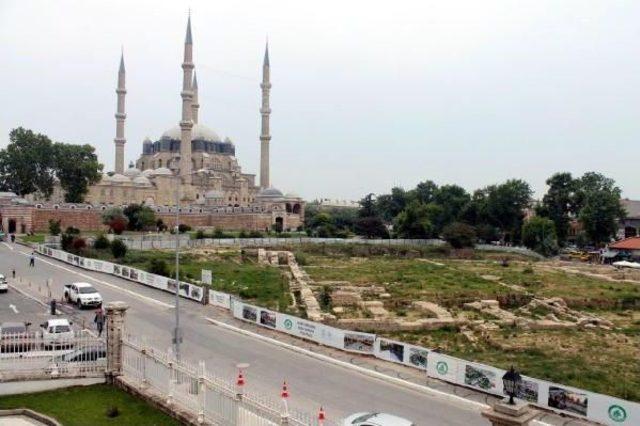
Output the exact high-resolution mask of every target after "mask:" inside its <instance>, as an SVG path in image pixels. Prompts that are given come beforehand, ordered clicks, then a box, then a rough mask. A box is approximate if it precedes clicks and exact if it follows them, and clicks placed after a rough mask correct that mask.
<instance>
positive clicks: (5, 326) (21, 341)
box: [0, 322, 37, 353]
mask: <svg viewBox="0 0 640 426" xmlns="http://www.w3.org/2000/svg"><path fill="white" fill-rule="evenodd" d="M30 325H31V323H30V322H3V323H2V324H0V352H2V353H8V352H28V351H31V350H35V349H36V346H37V337H36V333H34V332H32V331H29V326H30Z"/></svg>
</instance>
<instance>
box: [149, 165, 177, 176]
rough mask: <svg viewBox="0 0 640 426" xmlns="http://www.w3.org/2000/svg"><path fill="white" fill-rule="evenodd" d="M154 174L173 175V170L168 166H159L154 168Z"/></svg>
mask: <svg viewBox="0 0 640 426" xmlns="http://www.w3.org/2000/svg"><path fill="white" fill-rule="evenodd" d="M153 175H154V176H160V175H162V176H166V175H168V176H171V175H173V172H172V171H171V170H169V169H167V168H166V167H158V168H157V169H154V170H153Z"/></svg>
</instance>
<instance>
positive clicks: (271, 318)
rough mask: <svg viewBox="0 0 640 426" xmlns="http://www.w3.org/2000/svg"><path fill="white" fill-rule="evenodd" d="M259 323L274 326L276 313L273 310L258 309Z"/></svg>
mask: <svg viewBox="0 0 640 426" xmlns="http://www.w3.org/2000/svg"><path fill="white" fill-rule="evenodd" d="M260 324H262V325H265V326H267V327H271V328H276V314H275V312H269V311H262V310H261V311H260Z"/></svg>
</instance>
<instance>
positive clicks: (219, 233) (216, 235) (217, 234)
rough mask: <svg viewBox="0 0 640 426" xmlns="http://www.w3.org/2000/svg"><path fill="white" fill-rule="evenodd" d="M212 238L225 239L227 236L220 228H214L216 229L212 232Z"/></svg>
mask: <svg viewBox="0 0 640 426" xmlns="http://www.w3.org/2000/svg"><path fill="white" fill-rule="evenodd" d="M213 238H218V239H219V238H227V235H226V234H225V233H224V231H223V230H222V228H219V227H216V229H214V230H213Z"/></svg>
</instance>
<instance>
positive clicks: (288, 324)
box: [284, 318, 293, 330]
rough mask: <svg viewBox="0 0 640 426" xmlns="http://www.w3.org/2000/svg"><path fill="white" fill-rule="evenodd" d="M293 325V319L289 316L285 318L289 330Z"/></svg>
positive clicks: (285, 326) (285, 324) (285, 325)
mask: <svg viewBox="0 0 640 426" xmlns="http://www.w3.org/2000/svg"><path fill="white" fill-rule="evenodd" d="M291 327H293V321H291V320H290V319H289V318H287V319H286V320H284V328H286V329H287V330H291Z"/></svg>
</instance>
